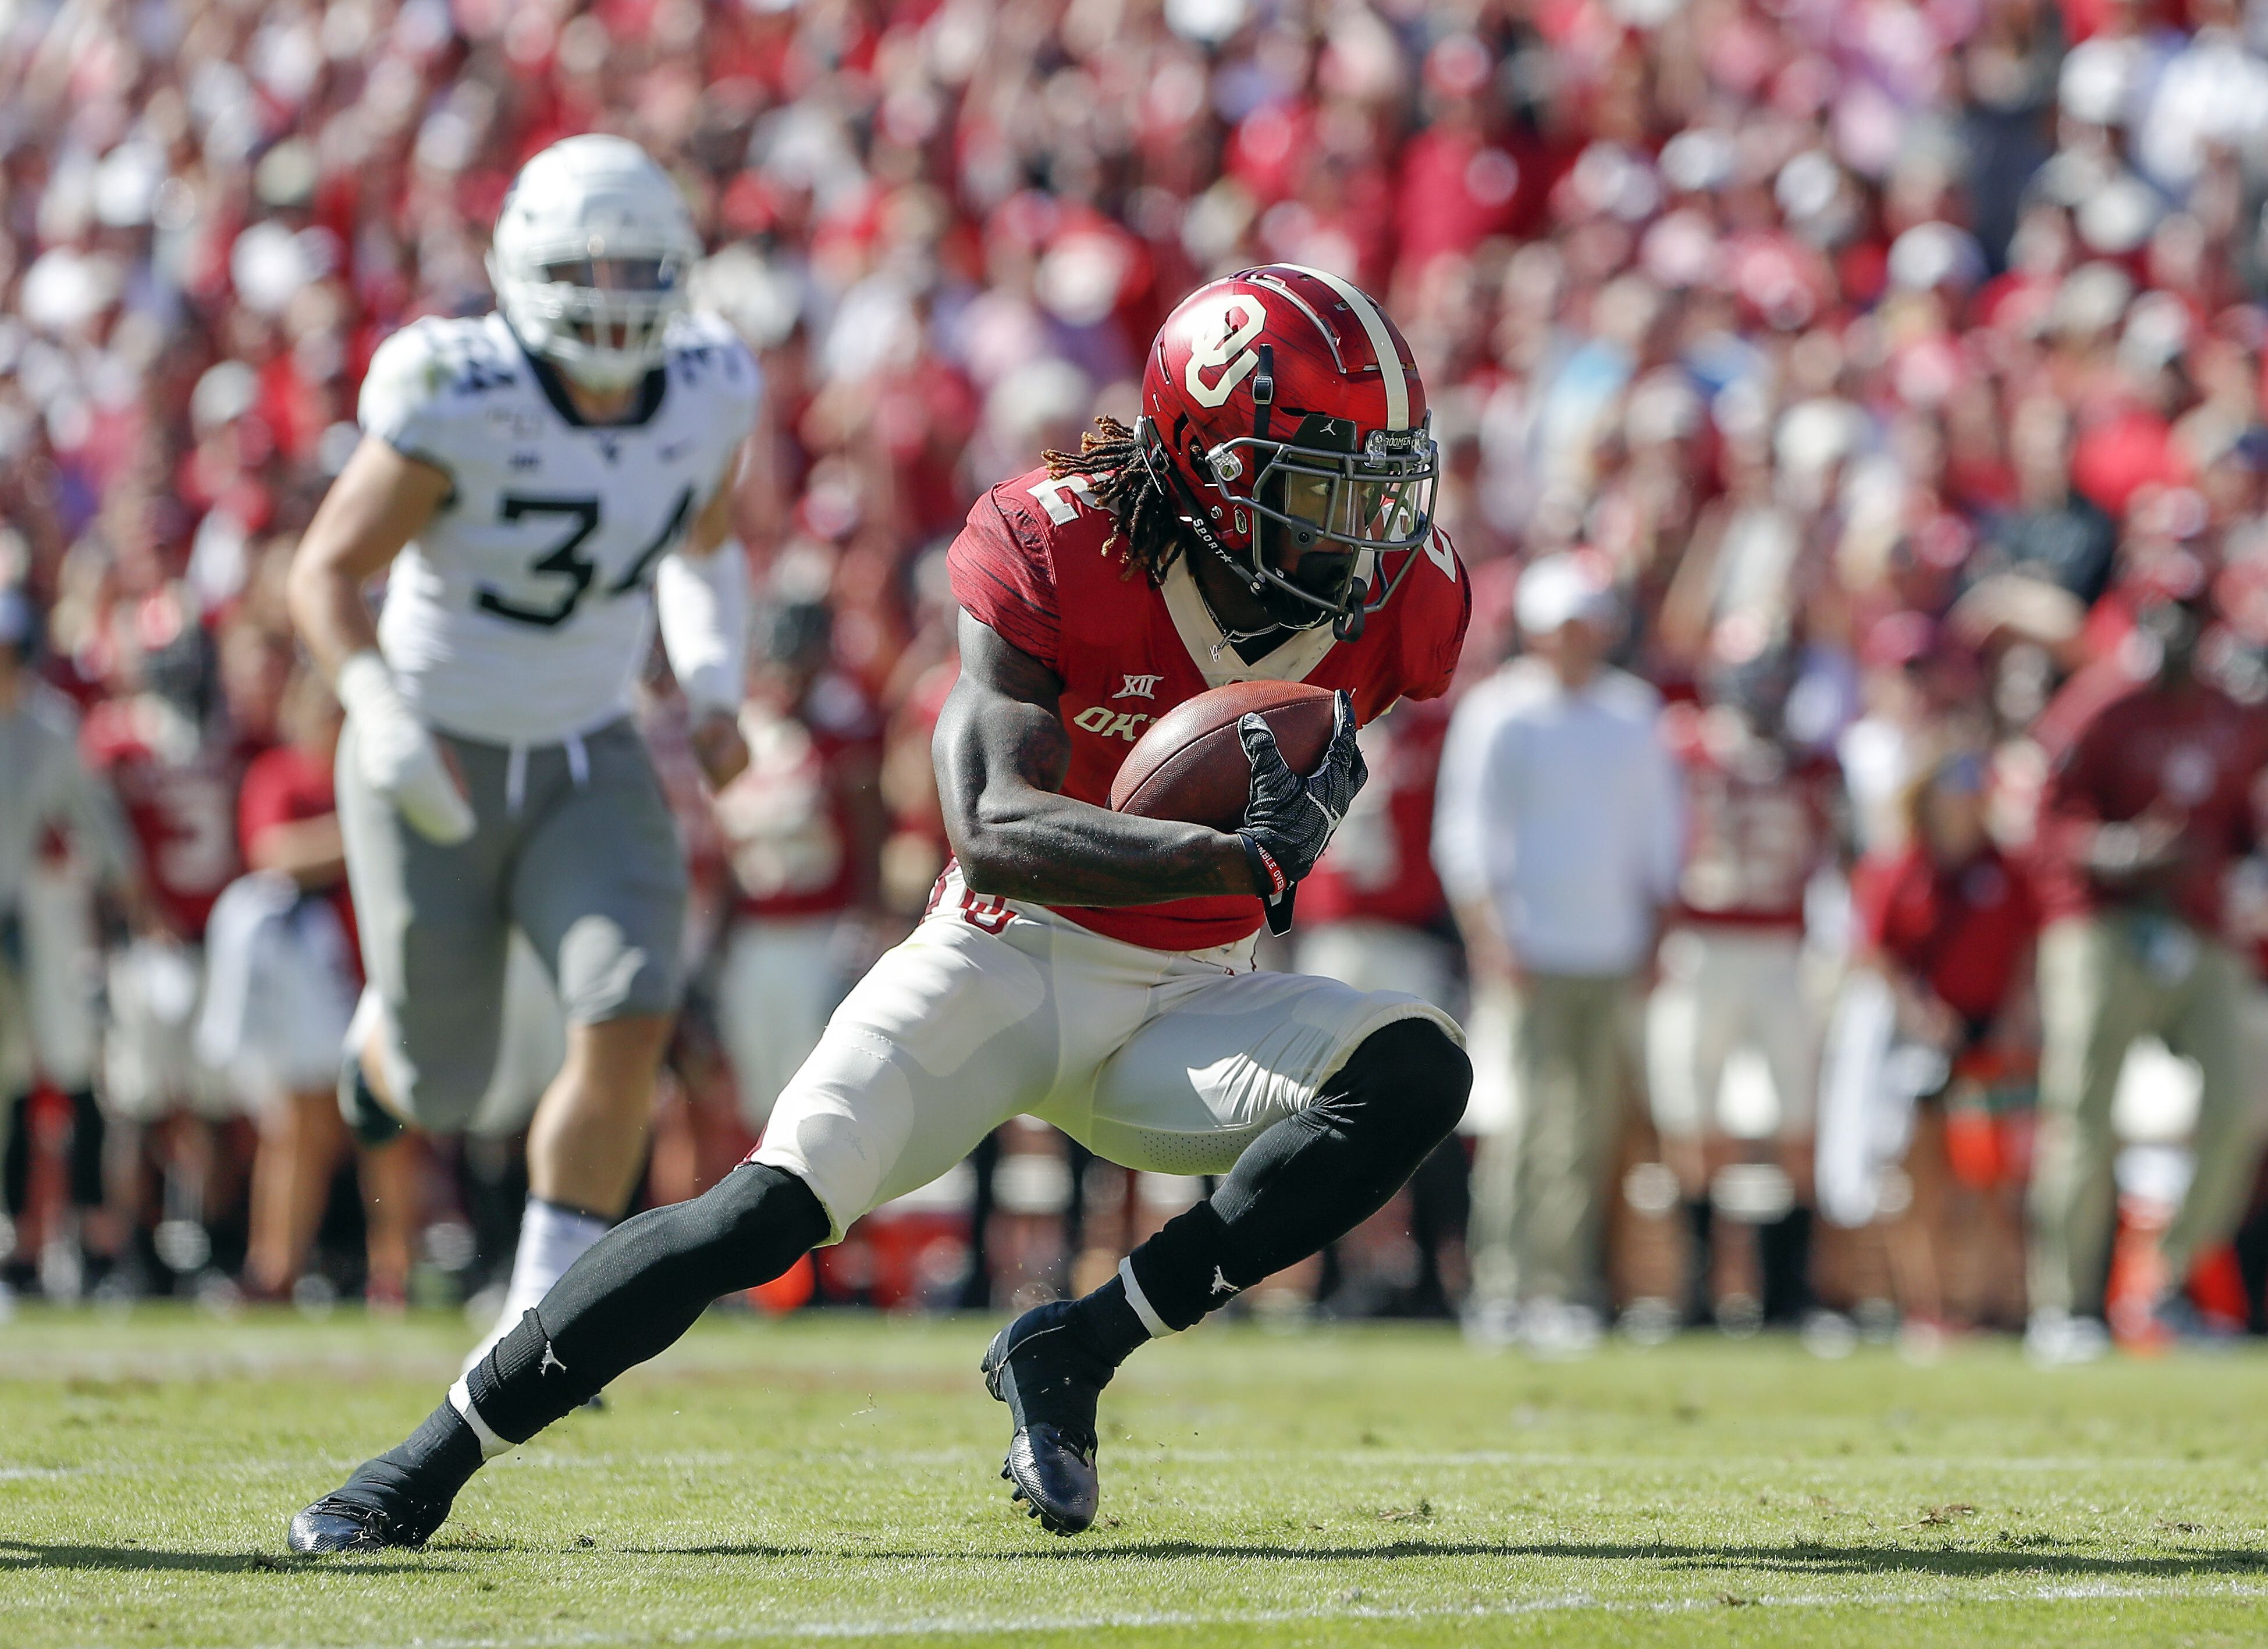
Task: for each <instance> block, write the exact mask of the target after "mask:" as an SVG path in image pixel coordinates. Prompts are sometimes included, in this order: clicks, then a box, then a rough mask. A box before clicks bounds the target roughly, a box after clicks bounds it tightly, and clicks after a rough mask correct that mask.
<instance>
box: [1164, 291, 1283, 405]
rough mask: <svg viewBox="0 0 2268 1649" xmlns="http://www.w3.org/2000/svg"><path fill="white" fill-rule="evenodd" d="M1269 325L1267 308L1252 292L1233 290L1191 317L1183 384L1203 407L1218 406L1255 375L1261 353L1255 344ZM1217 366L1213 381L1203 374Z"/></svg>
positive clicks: (1183, 369) (1193, 398)
mask: <svg viewBox="0 0 2268 1649" xmlns="http://www.w3.org/2000/svg"><path fill="white" fill-rule="evenodd" d="M1267 329H1268V312H1267V311H1266V310H1265V309H1263V308H1262V307H1261V305H1260V300H1259V299H1258V298H1255V297H1253V296H1252V295H1251V294H1250V293H1249V292H1231V293H1229V294H1228V295H1227V296H1226V297H1225V298H1222V299H1221V300H1220V302H1219V306H1218V307H1215V306H1211V305H1207V306H1205V307H1204V309H1201V310H1198V311H1197V313H1195V314H1193V315H1191V316H1190V317H1189V364H1187V365H1186V366H1184V367H1182V387H1183V388H1185V389H1187V390H1188V391H1189V399H1190V400H1192V401H1196V402H1197V404H1198V405H1199V406H1201V407H1218V406H1219V405H1220V403H1221V402H1222V401H1226V400H1227V399H1228V398H1229V396H1230V395H1231V394H1233V393H1234V391H1235V389H1236V386H1238V385H1239V384H1241V383H1242V382H1243V381H1244V380H1245V379H1248V378H1249V377H1251V376H1252V372H1253V369H1254V368H1255V367H1256V366H1258V365H1259V364H1260V357H1259V355H1258V354H1257V353H1256V351H1255V350H1253V348H1252V346H1253V345H1254V344H1255V343H1256V342H1259V339H1260V335H1261V334H1262V333H1263V332H1264V331H1266V330H1267ZM1216 368H1218V369H1219V374H1220V375H1219V377H1217V378H1216V379H1213V381H1212V382H1211V383H1210V384H1208V383H1206V382H1205V380H1204V374H1205V373H1206V372H1211V371H1213V370H1215V369H1216Z"/></svg>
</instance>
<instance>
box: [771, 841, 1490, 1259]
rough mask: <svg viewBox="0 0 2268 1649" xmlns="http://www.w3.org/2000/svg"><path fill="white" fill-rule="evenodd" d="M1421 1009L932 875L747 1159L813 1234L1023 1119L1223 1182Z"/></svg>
mask: <svg viewBox="0 0 2268 1649" xmlns="http://www.w3.org/2000/svg"><path fill="white" fill-rule="evenodd" d="M1408 1019H1423V1020H1431V1021H1432V1023H1434V1024H1437V1025H1439V1026H1440V1027H1441V1029H1442V1030H1443V1031H1444V1032H1446V1033H1447V1034H1448V1035H1450V1036H1451V1037H1453V1038H1454V1039H1456V1040H1457V1041H1458V1042H1461V1043H1462V1041H1463V1034H1462V1032H1461V1031H1460V1030H1459V1029H1458V1027H1457V1024H1456V1021H1455V1020H1452V1019H1451V1018H1450V1017H1449V1016H1448V1015H1447V1014H1446V1013H1444V1012H1441V1010H1440V1009H1439V1008H1437V1007H1434V1006H1432V1005H1431V1004H1428V1003H1425V1002H1422V1001H1420V1000H1418V998H1417V997H1410V996H1405V995H1403V994H1401V993H1399V992H1395V991H1362V990H1355V989H1353V988H1352V987H1351V986H1348V985H1344V984H1341V983H1338V982H1337V981H1336V980H1331V979H1316V978H1311V977H1308V976H1307V975H1302V974H1276V973H1259V972H1256V971H1254V968H1253V961H1252V941H1251V940H1250V939H1246V940H1243V941H1241V942H1240V943H1238V944H1235V945H1226V946H1219V948H1217V949H1213V950H1207V951H1190V952H1175V951H1153V950H1145V949H1144V948H1143V947H1142V946H1136V945H1127V944H1123V943H1121V942H1120V941H1118V940H1116V939H1105V938H1104V937H1102V936H1101V934H1098V933H1092V932H1089V931H1087V930H1086V929H1085V928H1082V927H1080V926H1079V924H1077V923H1075V922H1071V921H1069V920H1067V919H1066V918H1064V917H1059V916H1057V915H1056V914H1054V913H1053V912H1052V911H1049V910H1048V909H1045V908H1044V907H1042V906H1038V905H1028V904H1025V903H1022V902H1018V901H1014V900H999V899H993V898H988V897H985V896H983V895H981V894H971V893H969V892H968V888H967V887H965V885H964V884H963V883H962V882H961V877H960V874H959V872H957V871H955V872H948V873H947V875H946V880H945V881H944V883H943V884H942V886H941V887H940V889H939V897H938V899H937V900H936V901H935V902H934V904H933V907H932V911H931V914H930V915H929V916H928V917H926V918H925V919H924V921H923V923H922V924H921V925H920V926H919V927H918V928H917V929H915V931H914V932H913V934H912V936H911V937H910V938H909V939H907V940H906V941H905V943H903V944H902V945H900V946H898V947H897V948H896V949H895V950H893V951H891V952H890V953H888V954H887V955H886V956H884V957H883V958H882V959H881V961H879V962H877V963H876V964H875V965H874V968H873V971H872V972H871V973H869V974H868V975H866V977H865V979H864V980H863V981H861V982H860V983H859V984H858V987H857V988H856V989H854V990H852V991H851V994H850V996H849V997H846V998H845V999H844V1000H843V1005H842V1006H840V1007H839V1008H837V1009H836V1012H835V1015H834V1018H833V1019H831V1020H829V1021H828V1026H827V1030H826V1033H825V1034H824V1035H822V1036H821V1039H820V1043H819V1047H818V1048H817V1049H815V1050H814V1052H813V1054H812V1056H811V1057H810V1058H809V1059H808V1060H806V1062H805V1063H804V1065H803V1068H802V1069H801V1070H800V1071H798V1072H797V1073H796V1074H795V1077H794V1078H793V1079H792V1080H791V1081H790V1082H789V1084H788V1086H787V1088H786V1090H785V1092H784V1093H782V1094H781V1095H780V1099H779V1103H778V1104H777V1107H776V1108H774V1109H773V1112H772V1116H771V1123H770V1127H769V1129H767V1130H766V1131H765V1134H764V1138H763V1142H762V1144H761V1145H758V1146H757V1147H756V1149H755V1152H753V1153H752V1155H751V1157H750V1160H751V1161H755V1162H761V1163H769V1164H770V1165H772V1166H774V1167H779V1168H782V1169H784V1170H786V1171H787V1172H789V1173H792V1174H796V1175H797V1176H798V1177H799V1178H801V1179H802V1180H803V1181H804V1182H806V1184H808V1185H809V1186H810V1187H811V1189H812V1190H813V1192H814V1194H815V1195H816V1196H818V1198H819V1200H820V1203H821V1204H822V1205H823V1206H824V1207H825V1208H826V1210H827V1213H828V1219H829V1221H830V1223H831V1224H832V1226H833V1230H832V1232H831V1233H830V1234H829V1238H828V1240H830V1241H837V1240H841V1238H842V1236H843V1232H844V1231H845V1230H846V1229H847V1228H848V1227H849V1226H850V1225H851V1222H852V1221H854V1220H856V1219H857V1218H858V1217H859V1216H860V1215H861V1214H864V1213H865V1212H866V1211H867V1210H869V1209H871V1208H873V1207H875V1206H877V1205H879V1204H882V1203H886V1202H887V1201H889V1200H890V1199H891V1198H893V1197H896V1196H904V1195H905V1194H906V1193H907V1192H909V1191H911V1190H915V1189H918V1188H919V1187H921V1186H923V1185H926V1184H927V1183H928V1182H930V1181H932V1180H933V1179H935V1178H937V1177H938V1176H939V1174H943V1173H945V1172H946V1169H948V1168H950V1167H953V1166H954V1164H955V1163H957V1162H959V1161H960V1160H961V1158H962V1157H964V1156H966V1155H967V1154H968V1152H969V1150H970V1149H971V1148H972V1147H973V1146H975V1145H976V1143H977V1142H978V1141H979V1140H981V1139H983V1137H984V1136H985V1135H987V1134H989V1133H990V1132H991V1131H992V1130H993V1129H995V1128H997V1127H998V1126H999V1125H1000V1124H1001V1123H1004V1122H1006V1121H1007V1120H1008V1119H1009V1118H1010V1117H1012V1116H1015V1115H1019V1114H1021V1113H1029V1114H1030V1115H1035V1116H1037V1117H1040V1118H1041V1119H1042V1120H1043V1121H1046V1122H1049V1123H1054V1124H1055V1125H1056V1126H1057V1127H1058V1128H1060V1129H1062V1130H1064V1132H1065V1133H1067V1134H1070V1135H1071V1137H1073V1138H1075V1139H1078V1140H1079V1141H1080V1142H1081V1143H1082V1144H1084V1145H1086V1146H1087V1147H1088V1148H1089V1149H1090V1150H1092V1151H1094V1152H1095V1153H1096V1154H1098V1155H1100V1156H1101V1157H1103V1158H1105V1159H1108V1160H1109V1161H1112V1162H1116V1163H1117V1164H1119V1165H1120V1166H1121V1167H1128V1168H1133V1169H1137V1170H1139V1171H1142V1172H1146V1173H1156V1174H1224V1173H1226V1172H1227V1171H1228V1170H1229V1169H1230V1168H1231V1167H1234V1166H1235V1163H1236V1159H1238V1158H1239V1157H1240V1156H1241V1155H1242V1154H1243V1153H1244V1150H1245V1148H1246V1147H1247V1146H1248V1145H1250V1144H1251V1143H1252V1142H1253V1141H1254V1140H1255V1139H1256V1138H1258V1137H1259V1136H1260V1135H1261V1134H1262V1133H1263V1131H1265V1130H1267V1129H1268V1128H1269V1127H1270V1126H1271V1125H1272V1124H1274V1123H1277V1122H1279V1121H1281V1120H1282V1119H1283V1118H1285V1117H1286V1116H1289V1115H1292V1114H1293V1113H1294V1112H1297V1111H1300V1110H1301V1109H1303V1108H1306V1107H1307V1106H1309V1105H1311V1104H1313V1103H1314V1101H1315V1098H1316V1096H1317V1094H1318V1093H1320V1092H1321V1091H1322V1087H1323V1086H1324V1084H1326V1083H1327V1082H1328V1081H1329V1079H1330V1078H1331V1077H1332V1076H1333V1075H1334V1074H1335V1073H1336V1072H1337V1071H1338V1069H1339V1067H1340V1066H1341V1065H1343V1064H1345V1063H1346V1060H1347V1057H1348V1056H1350V1055H1351V1054H1352V1053H1353V1052H1354V1050H1355V1049H1357V1048H1358V1047H1359V1046H1360V1045H1361V1044H1362V1042H1364V1041H1365V1040H1366V1038H1367V1037H1369V1036H1370V1035H1371V1034H1373V1032H1375V1031H1378V1030H1380V1029H1381V1028H1382V1027H1385V1026H1388V1025H1390V1024H1393V1023H1395V1021H1397V1020H1408Z"/></svg>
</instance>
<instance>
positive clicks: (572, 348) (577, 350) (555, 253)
mask: <svg viewBox="0 0 2268 1649" xmlns="http://www.w3.org/2000/svg"><path fill="white" fill-rule="evenodd" d="M700 255H701V241H700V237H699V236H697V235H696V233H695V232H694V229H693V216H692V214H691V213H690V212H689V211H688V210H686V207H685V199H684V197H683V196H682V195H680V194H679V193H678V190H677V185H676V184H675V183H674V182H673V181H671V180H670V177H669V174H668V173H666V172H664V171H663V170H662V169H661V168H660V167H659V166H657V165H655V164H654V161H653V159H652V157H651V156H649V155H648V154H647V153H646V152H645V151H644V150H643V149H641V148H639V147H638V146H637V144H634V143H631V142H630V140H629V139H628V138H623V137H609V136H603V135H601V134H598V133H592V134H589V135H587V136H581V137H568V138H563V139H562V140H561V141H560V142H558V143H556V144H552V145H551V147H549V149H546V150H545V151H543V152H542V153H541V154H539V155H537V156H536V157H535V158H534V159H532V160H530V161H529V162H528V163H527V165H526V166H522V167H521V168H520V171H519V176H518V177H517V178H514V179H513V180H512V189H511V192H510V193H509V194H507V195H505V196H504V210H503V211H502V212H501V213H499V214H498V215H497V225H496V236H495V239H494V240H493V241H492V242H491V243H490V248H489V279H490V281H492V282H493V283H495V285H496V294H497V307H498V308H500V309H502V310H503V311H504V319H505V320H507V321H509V322H510V323H511V325H512V331H513V332H515V333H516V334H518V335H519V341H520V342H521V343H522V344H524V345H526V346H527V349H528V350H529V351H530V352H532V353H534V354H536V355H541V356H542V357H545V358H546V359H548V360H549V361H551V362H553V363H554V364H556V365H557V366H558V368H559V370H560V371H561V372H564V373H566V374H567V375H568V376H569V377H570V378H572V379H574V380H575V381H576V382H577V383H578V384H581V385H584V386H585V387H587V388H591V389H597V390H611V389H625V388H628V387H629V386H630V385H632V384H634V383H636V382H637V380H638V379H640V378H641V377H643V376H644V374H645V373H646V372H649V371H651V370H652V368H653V367H654V366H655V365H656V364H658V363H659V361H660V359H661V352H662V334H663V333H664V332H665V331H666V329H667V328H668V326H669V322H670V319H671V317H673V316H674V315H679V314H682V313H684V312H685V308H686V303H687V298H686V289H687V284H688V282H689V280H690V278H691V276H692V271H693V265H694V262H695V261H696V260H697V259H698V258H699V257H700Z"/></svg>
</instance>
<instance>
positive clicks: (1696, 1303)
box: [1685, 1194, 1717, 1325]
mask: <svg viewBox="0 0 2268 1649" xmlns="http://www.w3.org/2000/svg"><path fill="white" fill-rule="evenodd" d="M1716 1227H1717V1209H1716V1205H1715V1204H1712V1202H1710V1200H1709V1198H1708V1196H1706V1194H1704V1195H1702V1196H1697V1197H1695V1198H1693V1199H1692V1200H1691V1201H1690V1202H1689V1203H1687V1204H1685V1232H1686V1242H1687V1248H1686V1250H1685V1321H1687V1322H1688V1323H1689V1324H1694V1325H1698V1324H1701V1323H1705V1322H1706V1321H1709V1318H1710V1314H1711V1312H1712V1310H1713V1309H1714V1308H1715V1306H1716V1301H1715V1300H1714V1299H1712V1288H1711V1281H1712V1274H1713V1272H1714V1270H1715V1267H1714V1265H1713V1264H1712V1261H1713V1259H1714V1257H1715V1255H1716V1251H1717V1249H1716Z"/></svg>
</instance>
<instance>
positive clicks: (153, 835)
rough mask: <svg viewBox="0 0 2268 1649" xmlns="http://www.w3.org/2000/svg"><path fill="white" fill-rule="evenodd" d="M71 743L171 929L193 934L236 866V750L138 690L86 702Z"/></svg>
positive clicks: (199, 934) (240, 866) (239, 769)
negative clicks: (114, 796)
mask: <svg viewBox="0 0 2268 1649" xmlns="http://www.w3.org/2000/svg"><path fill="white" fill-rule="evenodd" d="M80 744H81V747H82V748H84V749H85V753H86V762H87V766H88V767H89V768H91V769H93V770H94V771H95V772H97V773H99V774H102V775H103V776H105V777H107V778H108V779H109V781H110V784H111V787H112V789H114V791H117V793H118V800H119V803H120V805H121V806H123V807H124V809H125V810H126V821H127V823H128V824H129V825H130V826H131V827H132V828H133V830H134V836H135V839H136V841H138V842H139V843H141V847H142V862H143V864H144V866H145V867H146V868H147V870H148V872H149V878H150V891H151V895H152V897H154V898H155V899H156V901H157V903H158V909H159V910H160V911H161V912H162V913H163V914H164V916H165V918H166V922H167V923H168V924H170V925H171V926H172V927H173V931H174V932H175V933H177V934H178V935H179V936H180V938H182V939H192V940H194V939H203V937H204V931H205V918H206V917H209V916H210V915H211V914H212V908H213V901H215V900H216V899H218V898H219V897H220V894H221V889H223V888H224V887H227V886H228V885H229V883H231V882H232V881H234V880H236V878H237V877H238V876H239V874H241V873H242V872H243V870H244V861H243V859H242V858H240V857H239V855H238V853H237V848H236V792H237V785H238V783H239V779H240V778H241V777H242V775H243V772H244V761H243V757H242V755H241V753H240V752H239V751H238V750H237V749H236V748H235V747H233V746H232V745H231V744H229V743H227V742H226V741H224V740H210V739H207V738H205V737H204V736H203V734H202V732H200V731H199V730H198V729H197V728H195V726H193V725H190V724H189V723H188V721H187V720H186V719H184V718H182V717H181V716H180V714H179V713H178V712H176V711H174V710H172V709H171V708H170V707H168V706H166V704H165V703H162V702H161V701H159V700H157V699H154V698H151V697H148V696H139V697H134V698H123V699H113V700H111V701H109V702H107V703H102V704H98V705H97V706H95V708H94V709H93V710H91V711H90V712H89V713H88V715H87V718H86V722H85V726H84V728H83V729H82V731H81V732H80Z"/></svg>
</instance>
